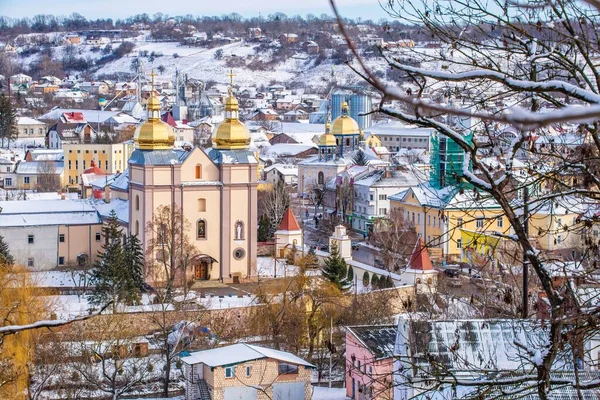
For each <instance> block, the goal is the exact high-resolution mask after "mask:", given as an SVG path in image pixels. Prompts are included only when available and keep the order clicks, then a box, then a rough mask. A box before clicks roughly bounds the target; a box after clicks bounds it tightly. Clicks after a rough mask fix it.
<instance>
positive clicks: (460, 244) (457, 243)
mask: <svg viewBox="0 0 600 400" xmlns="http://www.w3.org/2000/svg"><path fill="white" fill-rule="evenodd" d="M456 248H457V249H462V239H456Z"/></svg>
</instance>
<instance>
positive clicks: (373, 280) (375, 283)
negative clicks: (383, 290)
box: [371, 274, 379, 289]
mask: <svg viewBox="0 0 600 400" xmlns="http://www.w3.org/2000/svg"><path fill="white" fill-rule="evenodd" d="M378 285H379V278H377V275H375V274H373V277H372V278H371V288H373V289H377V288H378V287H379V286H378Z"/></svg>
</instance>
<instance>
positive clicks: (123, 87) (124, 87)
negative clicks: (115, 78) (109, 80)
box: [114, 82, 138, 96]
mask: <svg viewBox="0 0 600 400" xmlns="http://www.w3.org/2000/svg"><path fill="white" fill-rule="evenodd" d="M137 88H138V86H137V82H117V83H115V88H114V90H115V94H118V95H122V96H134V95H136V94H137Z"/></svg>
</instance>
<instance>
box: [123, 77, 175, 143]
mask: <svg viewBox="0 0 600 400" xmlns="http://www.w3.org/2000/svg"><path fill="white" fill-rule="evenodd" d="M151 76H152V91H151V94H150V98H149V99H148V103H147V105H146V110H147V112H148V119H147V120H146V122H144V123H143V124H142V125H140V126H138V128H137V129H136V130H135V134H134V136H133V142H134V145H135V148H136V149H139V150H170V149H172V148H173V145H174V144H175V134H174V133H173V129H172V128H171V127H170V126H169V125H168V124H166V123H164V122H163V121H161V119H160V100H158V97H156V95H155V94H154V76H155V75H154V71H152V74H151Z"/></svg>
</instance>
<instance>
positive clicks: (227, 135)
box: [213, 71, 250, 150]
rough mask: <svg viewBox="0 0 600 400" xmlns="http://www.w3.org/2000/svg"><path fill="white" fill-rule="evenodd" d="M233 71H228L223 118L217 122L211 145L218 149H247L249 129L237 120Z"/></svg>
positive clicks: (237, 105)
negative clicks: (227, 93)
mask: <svg viewBox="0 0 600 400" xmlns="http://www.w3.org/2000/svg"><path fill="white" fill-rule="evenodd" d="M233 77H234V74H233V71H231V72H230V73H229V95H228V96H227V98H226V99H225V120H224V121H223V122H221V123H220V124H219V126H218V127H217V130H216V131H215V135H214V137H213V146H214V147H215V148H216V149H219V150H247V149H248V146H249V145H250V131H249V130H248V128H247V127H246V125H244V124H243V123H242V122H241V121H240V120H239V111H240V106H239V103H238V101H237V99H236V98H235V97H234V96H233Z"/></svg>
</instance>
